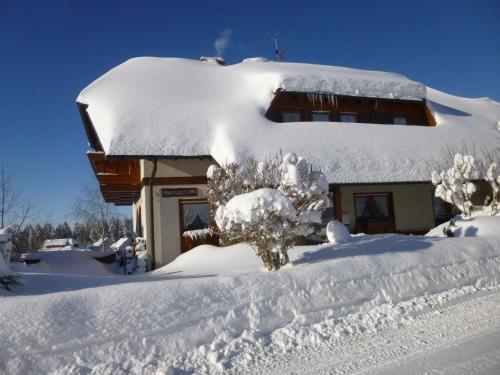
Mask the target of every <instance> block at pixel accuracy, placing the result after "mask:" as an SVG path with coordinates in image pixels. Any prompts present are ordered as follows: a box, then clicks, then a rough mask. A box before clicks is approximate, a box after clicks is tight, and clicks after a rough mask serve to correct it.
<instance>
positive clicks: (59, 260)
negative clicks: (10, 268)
mask: <svg viewBox="0 0 500 375" xmlns="http://www.w3.org/2000/svg"><path fill="white" fill-rule="evenodd" d="M37 254H38V258H40V262H38V263H35V264H31V265H28V264H26V265H24V267H23V268H20V267H18V270H19V271H33V272H44V273H53V274H73V275H92V276H105V275H113V274H114V273H113V272H112V271H111V269H110V268H109V267H108V266H106V265H104V264H103V263H101V262H99V261H98V260H96V259H94V257H93V256H92V252H90V251H79V250H59V251H41V252H38V253H37Z"/></svg>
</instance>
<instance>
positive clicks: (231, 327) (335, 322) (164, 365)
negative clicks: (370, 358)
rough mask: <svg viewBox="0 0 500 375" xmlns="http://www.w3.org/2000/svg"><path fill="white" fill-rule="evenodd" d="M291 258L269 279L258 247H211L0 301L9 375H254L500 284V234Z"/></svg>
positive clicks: (380, 242) (348, 246)
mask: <svg viewBox="0 0 500 375" xmlns="http://www.w3.org/2000/svg"><path fill="white" fill-rule="evenodd" d="M289 254H290V258H291V263H292V264H291V265H289V266H287V267H284V268H283V269H282V270H281V271H279V272H260V271H262V269H263V267H262V265H261V262H260V260H259V259H258V258H257V256H256V255H255V253H254V252H253V250H252V249H251V248H250V247H249V246H247V245H236V246H232V247H228V248H222V249H218V248H215V247H211V246H208V245H207V246H201V247H198V248H196V249H193V250H191V251H190V252H188V253H186V254H184V255H181V256H180V257H178V258H177V259H176V260H175V261H174V262H172V263H171V264H169V265H167V266H165V267H163V268H161V269H159V270H157V271H155V273H154V274H153V275H148V276H138V277H131V278H129V279H127V280H130V282H128V283H126V282H124V283H123V284H116V283H114V282H113V281H112V280H114V279H115V278H109V279H110V280H111V281H109V284H115V285H108V286H106V285H100V287H98V288H93V289H82V288H84V286H85V285H86V284H89V285H93V283H94V280H93V279H94V278H88V279H80V280H79V283H80V286H78V288H77V289H78V290H76V289H75V290H73V291H71V290H70V291H65V292H59V293H50V294H44V295H26V296H16V297H9V298H3V299H0V310H1V311H2V314H0V326H1V327H2V330H1V331H0V342H1V343H2V345H1V346H0V372H10V373H14V374H15V373H18V374H25V373H29V372H33V370H34V369H36V370H37V372H39V373H40V372H50V373H55V374H63V373H78V372H80V373H87V372H91V371H95V372H99V373H104V372H107V373H154V372H155V371H160V372H165V373H176V371H177V372H178V373H182V372H184V371H186V372H195V373H218V372H219V371H223V370H227V369H229V368H231V367H233V366H243V367H239V369H240V370H241V372H245V369H248V368H251V366H252V363H253V362H254V361H256V360H258V356H259V355H260V354H259V353H262V351H265V352H266V355H272V353H273V351H276V352H282V351H287V350H289V349H291V348H296V347H300V346H301V345H306V344H307V343H308V342H321V341H322V340H323V341H324V340H330V338H331V337H332V335H337V336H342V335H348V334H351V333H356V332H362V331H366V330H376V329H377V328H378V327H380V326H381V325H382V326H383V325H384V324H389V322H395V324H397V321H398V319H404V317H405V316H407V315H404V314H417V313H419V312H420V313H421V312H423V311H426V310H427V309H429V308H430V306H432V304H433V303H439V301H441V302H443V301H444V300H446V299H453V298H459V297H460V296H464V295H466V294H467V293H471V292H473V291H477V290H478V289H479V288H483V287H487V286H492V285H497V284H498V280H500V236H499V235H498V233H497V235H496V236H489V237H488V236H487V237H468V238H434V237H420V236H404V235H377V236H358V237H353V238H352V239H351V240H350V241H349V242H348V243H345V244H340V245H319V246H304V247H296V248H293V249H291V250H290V252H289ZM25 277H26V278H28V281H29V277H30V275H29V274H26V276H25ZM47 277H50V276H47ZM123 279H124V278H121V280H123ZM122 282H123V281H122ZM28 285H29V283H28ZM26 288H27V287H25V288H24V289H21V292H23V293H25V294H29V289H26ZM440 292H443V293H445V294H442V295H439V297H433V296H434V295H435V294H436V293H440ZM400 303H403V305H400ZM402 308H404V310H401V309H402ZM402 314H403V315H402ZM350 316H352V317H353V318H352V319H349V318H348V317H350ZM49 322H50V323H49ZM19 327H22V330H19Z"/></svg>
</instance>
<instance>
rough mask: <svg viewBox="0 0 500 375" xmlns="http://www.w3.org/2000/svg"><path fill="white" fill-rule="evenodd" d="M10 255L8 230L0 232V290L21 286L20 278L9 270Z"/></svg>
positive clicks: (10, 238) (10, 235)
mask: <svg viewBox="0 0 500 375" xmlns="http://www.w3.org/2000/svg"><path fill="white" fill-rule="evenodd" d="M11 253H12V233H11V231H10V228H9V227H7V228H3V229H1V230H0V288H2V289H7V290H12V289H13V288H14V287H16V286H19V285H22V283H21V278H20V277H19V276H18V275H13V274H12V273H11V271H10V268H9V263H10V255H11Z"/></svg>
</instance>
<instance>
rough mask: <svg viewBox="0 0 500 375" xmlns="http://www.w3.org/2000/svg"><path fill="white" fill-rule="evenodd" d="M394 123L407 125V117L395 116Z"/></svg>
mask: <svg viewBox="0 0 500 375" xmlns="http://www.w3.org/2000/svg"><path fill="white" fill-rule="evenodd" d="M393 124H394V125H407V122H406V117H403V116H396V117H394V120H393Z"/></svg>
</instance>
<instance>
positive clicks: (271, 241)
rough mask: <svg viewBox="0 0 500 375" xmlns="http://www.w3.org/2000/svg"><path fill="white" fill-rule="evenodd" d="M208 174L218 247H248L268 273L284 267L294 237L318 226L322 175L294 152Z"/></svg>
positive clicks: (324, 184) (323, 187)
mask: <svg viewBox="0 0 500 375" xmlns="http://www.w3.org/2000/svg"><path fill="white" fill-rule="evenodd" d="M207 176H208V201H209V204H210V209H211V213H212V215H214V217H215V218H216V224H217V227H218V234H219V236H220V240H221V243H222V244H223V245H229V244H233V243H236V242H249V243H251V244H252V245H253V246H255V247H256V251H257V253H258V254H259V256H261V257H262V260H263V261H264V263H265V265H266V267H267V268H268V269H270V270H271V269H278V268H279V267H280V266H282V265H284V264H286V263H288V255H287V249H288V248H290V247H291V246H292V245H293V244H294V242H295V240H296V238H297V236H307V235H309V234H311V233H313V232H314V231H315V230H316V227H317V226H319V225H320V224H321V212H322V211H323V210H324V208H325V207H326V204H327V200H328V197H327V193H328V183H327V180H326V177H325V176H324V174H323V173H321V172H320V171H316V170H313V168H312V166H311V165H310V164H309V163H307V162H306V160H305V159H304V158H301V157H297V155H295V154H293V153H290V154H285V155H283V156H282V155H273V156H271V157H269V158H267V159H266V160H265V161H263V162H259V161H257V160H255V159H249V160H247V161H246V162H245V163H244V164H243V165H239V164H237V163H231V164H228V165H226V166H222V167H219V166H215V165H213V166H211V167H210V168H209V169H208V172H207ZM250 193H252V194H250ZM240 206H241V207H240ZM214 229H215V228H214Z"/></svg>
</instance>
